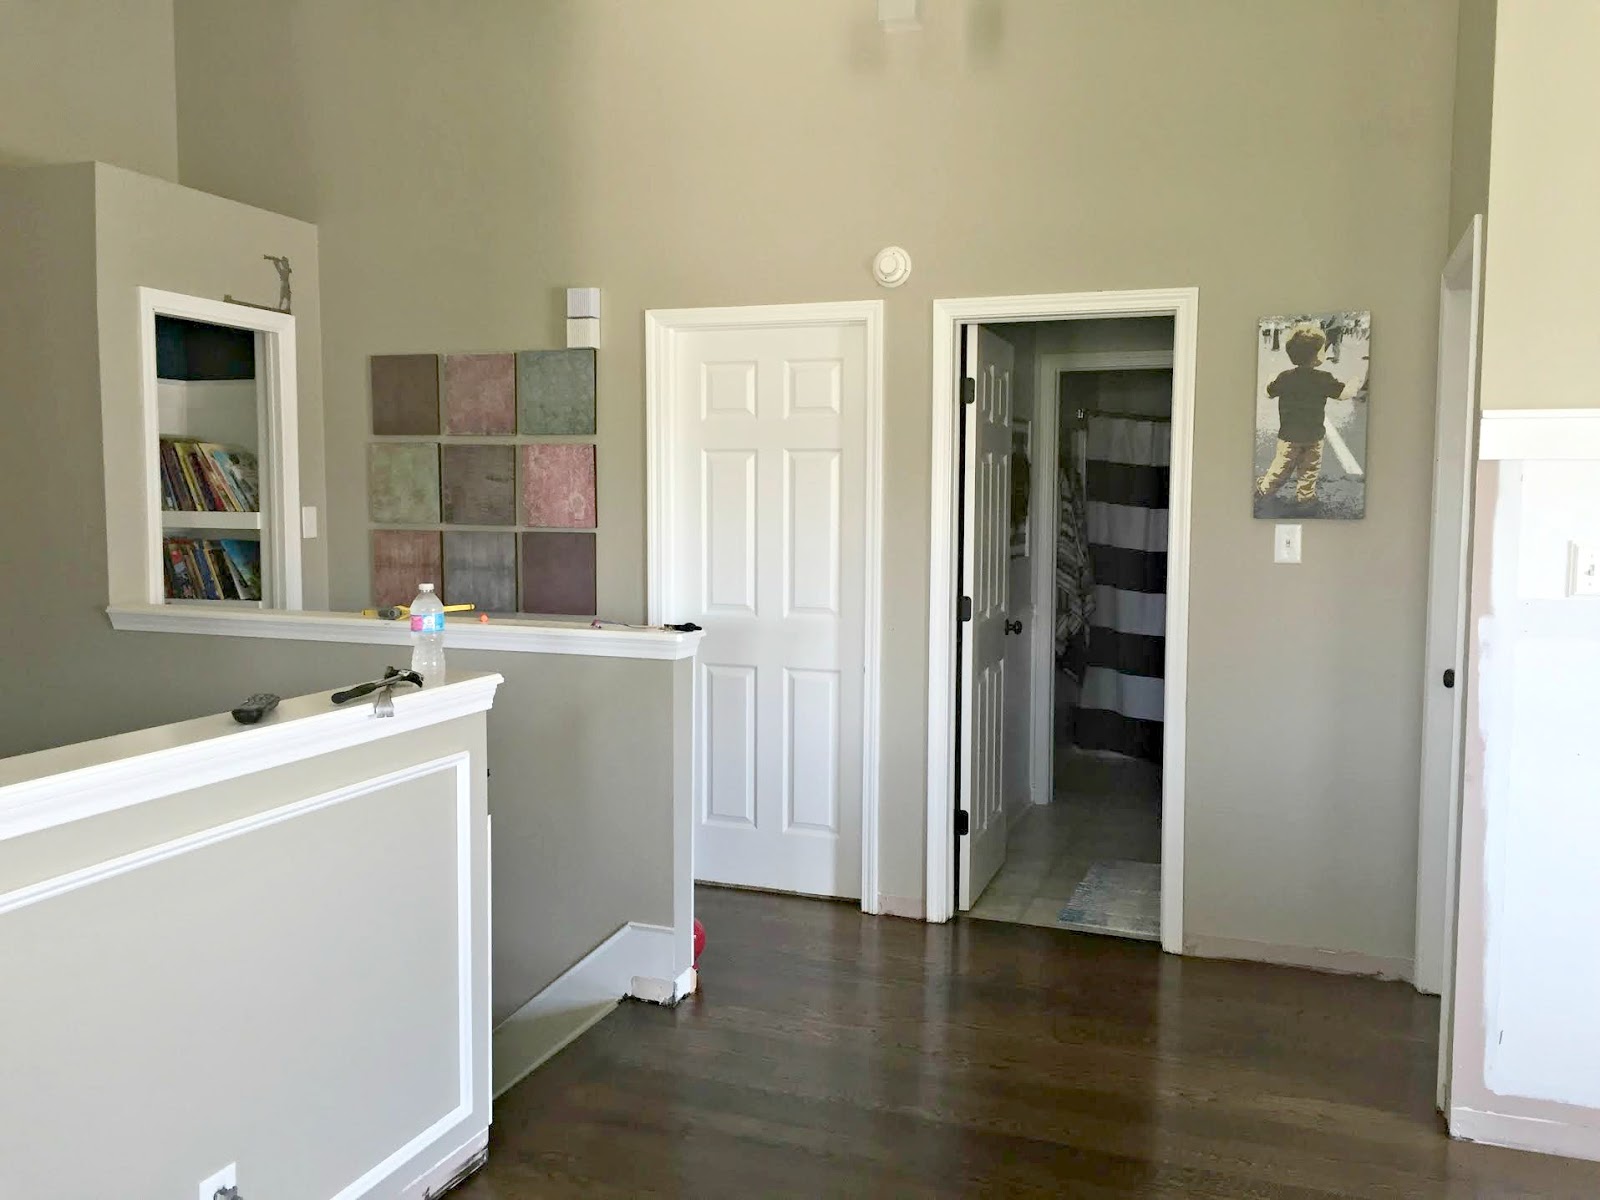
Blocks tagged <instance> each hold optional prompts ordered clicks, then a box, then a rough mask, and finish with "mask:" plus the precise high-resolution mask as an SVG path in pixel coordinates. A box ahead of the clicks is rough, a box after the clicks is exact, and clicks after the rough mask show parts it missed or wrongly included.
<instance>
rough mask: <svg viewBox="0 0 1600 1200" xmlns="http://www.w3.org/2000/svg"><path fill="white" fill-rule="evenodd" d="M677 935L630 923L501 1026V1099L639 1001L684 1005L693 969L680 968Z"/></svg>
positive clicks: (497, 1074) (497, 1041) (497, 1086)
mask: <svg viewBox="0 0 1600 1200" xmlns="http://www.w3.org/2000/svg"><path fill="white" fill-rule="evenodd" d="M672 943H673V931H672V930H671V929H670V928H668V927H667V926H664V925H642V924H639V923H638V922H636V921H630V922H629V923H628V924H626V925H624V926H622V927H621V928H620V929H618V930H617V931H616V932H615V933H613V934H612V935H611V936H610V937H608V938H607V939H606V940H605V941H603V942H601V943H600V944H599V945H598V946H596V947H595V948H594V949H593V950H591V951H589V953H588V954H586V955H584V956H583V958H581V959H580V960H579V961H578V962H576V963H574V964H573V965H572V966H571V967H569V968H568V969H567V970H566V971H565V972H564V973H563V974H562V975H561V976H560V978H558V979H556V981H555V982H554V983H552V984H550V986H549V987H547V988H545V989H544V990H543V991H542V992H540V993H539V994H538V995H537V996H535V997H534V998H533V999H532V1000H529V1001H528V1002H527V1003H526V1004H524V1005H523V1006H522V1007H521V1008H519V1009H517V1011H516V1012H514V1013H512V1014H511V1015H510V1016H509V1017H507V1018H506V1019H505V1020H504V1021H502V1022H500V1024H499V1025H497V1026H496V1027H495V1031H494V1052H493V1057H494V1068H493V1074H492V1076H491V1078H492V1079H493V1081H494V1094H495V1095H496V1096H499V1095H502V1094H503V1093H505V1092H506V1091H507V1090H508V1089H509V1088H511V1087H513V1086H514V1085H515V1084H517V1083H519V1082H520V1081H521V1080H522V1079H524V1078H525V1077H526V1076H527V1075H528V1074H529V1073H530V1072H532V1071H534V1070H536V1069H537V1068H538V1067H540V1066H542V1065H543V1064H544V1063H545V1062H547V1061H549V1059H550V1058H552V1057H553V1056H554V1055H555V1054H556V1053H557V1052H558V1051H560V1050H562V1049H563V1048H565V1047H566V1046H568V1045H570V1044H571V1043H572V1042H574V1041H576V1040H577V1038H578V1037H579V1036H580V1035H582V1034H583V1033H584V1032H586V1031H587V1030H588V1029H589V1028H590V1027H591V1026H593V1025H595V1024H596V1023H598V1022H599V1021H600V1019H601V1018H603V1017H604V1016H605V1015H606V1014H607V1013H609V1012H610V1011H611V1010H612V1009H613V1008H615V1007H616V1005H617V1002H618V1001H620V1000H622V999H624V998H626V997H629V996H632V997H636V998H638V999H640V1000H651V1001H654V1002H656V1003H658V1004H660V1003H668V1004H671V1003H676V1002H677V1001H678V1000H681V999H682V998H683V997H684V996H685V995H687V994H688V992H690V991H693V990H694V988H693V975H694V971H693V969H692V968H691V969H689V970H686V971H684V972H682V973H679V972H676V971H674V970H673V969H672V968H673V960H672V955H673V946H672Z"/></svg>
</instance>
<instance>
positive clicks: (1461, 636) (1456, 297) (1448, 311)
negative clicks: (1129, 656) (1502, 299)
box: [1415, 216, 1483, 1107]
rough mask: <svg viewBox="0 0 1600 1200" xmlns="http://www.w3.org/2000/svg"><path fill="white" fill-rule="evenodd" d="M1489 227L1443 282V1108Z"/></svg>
mask: <svg viewBox="0 0 1600 1200" xmlns="http://www.w3.org/2000/svg"><path fill="white" fill-rule="evenodd" d="M1482 292H1483V218H1482V217H1481V216H1480V217H1476V218H1474V219H1473V222H1472V225H1471V227H1470V228H1469V229H1468V230H1467V232H1466V234H1465V235H1463V237H1462V239H1461V243H1460V245H1458V246H1457V247H1456V249H1455V252H1454V253H1453V254H1452V255H1451V256H1450V261H1449V262H1448V263H1447V264H1446V265H1445V269H1444V273H1443V274H1442V275H1441V276H1440V280H1439V371H1438V394H1437V399H1436V406H1437V407H1436V413H1435V420H1434V452H1433V529H1432V537H1431V541H1430V551H1429V566H1428V629H1427V640H1426V657H1425V659H1424V665H1425V675H1424V678H1423V692H1422V776H1421V779H1422V791H1421V797H1420V804H1419V810H1418V822H1419V824H1418V840H1417V943H1416V966H1415V982H1416V986H1417V989H1418V990H1419V991H1423V992H1431V993H1439V994H1440V995H1441V996H1442V997H1443V1004H1442V1006H1441V1010H1440V1037H1439V1103H1440V1105H1441V1107H1442V1106H1443V1104H1444V1099H1445V1087H1446V1081H1447V1080H1448V1078H1449V1070H1450V1064H1449V1058H1450V1029H1451V1022H1452V1017H1453V1013H1452V1008H1453V1005H1452V993H1453V991H1454V988H1453V987H1452V973H1453V972H1452V967H1453V961H1452V960H1453V953H1452V950H1451V948H1452V947H1453V945H1454V941H1455V913H1456V883H1457V874H1458V871H1457V868H1458V854H1459V851H1458V844H1459V840H1460V830H1459V819H1460V809H1461V736H1462V727H1461V723H1462V697H1463V692H1464V689H1463V687H1462V686H1461V682H1462V681H1461V674H1462V671H1463V668H1464V666H1465V654H1466V622H1467V552H1468V530H1469V528H1470V523H1471V520H1472V479H1473V472H1474V467H1475V459H1476V449H1475V441H1474V430H1475V428H1476V424H1477V413H1478V313H1479V309H1480V305H1481V298H1482Z"/></svg>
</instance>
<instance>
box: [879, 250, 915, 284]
mask: <svg viewBox="0 0 1600 1200" xmlns="http://www.w3.org/2000/svg"><path fill="white" fill-rule="evenodd" d="M872 277H873V278H874V279H876V280H877V281H878V282H879V283H881V284H882V285H883V286H884V287H890V288H892V287H899V286H900V285H901V284H902V283H904V282H905V281H906V280H908V279H910V278H911V255H909V254H907V253H906V252H905V251H904V250H902V249H901V248H900V247H899V246H885V247H884V248H883V249H882V250H879V251H878V256H877V257H876V258H874V259H873V260H872Z"/></svg>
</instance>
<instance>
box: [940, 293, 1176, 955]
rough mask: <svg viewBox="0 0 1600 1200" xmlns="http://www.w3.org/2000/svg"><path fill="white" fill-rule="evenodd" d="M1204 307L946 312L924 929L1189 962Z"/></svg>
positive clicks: (1056, 299)
mask: <svg viewBox="0 0 1600 1200" xmlns="http://www.w3.org/2000/svg"><path fill="white" fill-rule="evenodd" d="M1196 301H1197V297H1196V294H1195V292H1194V291H1193V290H1174V291H1160V292H1128V293H1090V294H1083V295H1066V296H1033V297H1009V298H995V299H987V300H970V301H941V302H938V303H937V304H936V305H935V329H934V342H935V362H934V381H935V404H934V408H935V421H936V424H935V446H934V473H933V480H934V506H933V514H934V521H933V525H934V535H933V536H934V545H933V568H934V569H933V574H932V583H931V587H930V593H931V597H930V600H931V604H930V647H929V649H930V668H931V669H930V687H929V692H930V706H929V785H930V786H929V839H928V846H929V863H928V878H929V895H928V908H929V916H930V919H935V920H942V919H946V918H948V917H949V916H950V915H952V914H953V913H954V912H958V911H959V912H965V913H968V914H969V915H972V916H974V917H980V918H988V919H996V920H1009V921H1016V922H1021V923H1026V924H1033V925H1044V926H1052V927H1056V928H1063V929H1074V930H1080V931H1089V932H1099V933H1107V934H1114V935H1119V936H1125V937H1136V938H1145V939H1149V940H1159V941H1161V943H1162V944H1163V946H1164V947H1165V948H1166V949H1168V950H1170V951H1174V952H1181V949H1182V899H1183V897H1182V877H1183V876H1182V868H1183V823H1182V817H1183V749H1184V721H1183V717H1184V713H1183V695H1184V685H1185V677H1186V668H1187V637H1186V634H1187V599H1188V498H1189V477H1190V457H1191V437H1190V429H1191V418H1192V412H1193V378H1194V375H1193V362H1194V328H1195V310H1196ZM941 385H943V386H941ZM941 396H943V397H944V398H946V399H947V400H948V403H941ZM958 397H959V398H960V403H958V402H957V398H958ZM946 420H948V428H947V429H946V428H941V426H943V425H944V424H945V421H946ZM945 481H947V482H948V487H947V488H945V489H941V483H942V482H945ZM941 491H943V493H944V494H942V495H941ZM941 540H942V545H941ZM941 551H942V553H941ZM946 601H948V607H945V604H946Z"/></svg>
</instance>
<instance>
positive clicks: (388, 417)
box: [371, 354, 439, 437]
mask: <svg viewBox="0 0 1600 1200" xmlns="http://www.w3.org/2000/svg"><path fill="white" fill-rule="evenodd" d="M371 370H372V432H373V433H374V434H375V435H377V436H379V437H391V436H399V437H418V436H424V435H432V434H437V433H438V432H439V356H438V355H437V354H374V355H373V356H372V368H371Z"/></svg>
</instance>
